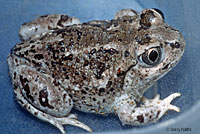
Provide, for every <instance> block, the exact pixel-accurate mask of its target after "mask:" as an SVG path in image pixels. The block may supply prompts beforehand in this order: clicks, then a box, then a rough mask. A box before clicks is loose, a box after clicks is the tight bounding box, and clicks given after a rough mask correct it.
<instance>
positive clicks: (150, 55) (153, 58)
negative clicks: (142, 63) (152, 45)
mask: <svg viewBox="0 0 200 134" xmlns="http://www.w3.org/2000/svg"><path fill="white" fill-rule="evenodd" d="M157 58H158V53H157V52H156V51H155V50H152V51H151V52H150V54H149V59H150V60H151V61H152V62H155V61H156V59H157Z"/></svg>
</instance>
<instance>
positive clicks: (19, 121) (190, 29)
mask: <svg viewBox="0 0 200 134" xmlns="http://www.w3.org/2000/svg"><path fill="white" fill-rule="evenodd" d="M199 4H200V2H196V1H195V0H190V1H188V0H167V1H166V0H135V1H133V0H59V1H56V0H0V11H1V12H0V133H2V134H18V133H20V134H27V133H29V134H35V133H37V134H47V133H48V134H54V133H59V131H58V130H57V129H56V128H55V127H53V126H51V125H49V124H48V123H45V122H43V121H40V120H38V119H37V118H35V117H33V116H32V115H31V114H30V113H28V112H27V111H26V110H24V109H22V108H21V107H20V106H19V105H18V104H17V103H16V101H15V97H14V96H13V89H12V86H11V81H10V79H9V76H8V66H7V63H6V57H7V55H8V54H9V51H10V49H11V48H12V47H13V46H14V45H15V44H16V43H18V42H20V40H19V38H18V29H19V27H20V25H21V24H22V23H24V22H27V21H30V20H33V19H34V18H36V17H38V16H40V15H44V14H55V13H56V14H60V13H62V14H68V15H70V16H76V17H77V18H79V19H80V20H81V21H82V22H86V21H89V20H94V19H112V18H113V16H114V14H115V13H116V12H117V11H118V10H120V9H123V8H133V9H135V10H137V11H141V10H142V9H144V8H159V9H161V10H162V11H163V13H164V14H165V18H166V22H167V23H169V24H170V25H171V26H173V27H175V28H176V29H179V30H180V31H181V32H182V33H183V35H184V37H185V39H186V42H187V47H186V51H185V54H184V56H183V59H182V60H181V62H180V63H179V64H178V65H177V66H176V67H175V68H174V69H173V70H172V71H171V72H169V73H168V74H167V75H166V76H165V77H163V78H162V79H161V80H159V81H158V89H159V90H158V93H160V94H161V98H164V97H167V96H168V95H170V94H171V93H173V92H181V93H182V96H181V97H180V98H177V99H176V100H174V101H173V104H175V105H177V106H179V107H180V108H181V110H182V112H181V113H176V112H169V114H167V115H166V116H165V117H163V118H162V119H161V120H160V122H164V121H166V120H168V119H172V118H174V117H177V116H179V115H181V114H184V112H186V111H188V110H190V108H191V107H192V106H193V105H194V104H195V103H196V102H197V100H198V99H199V98H200V97H199V96H200V92H199V90H198V89H199V86H200V83H199V82H198V81H199V78H200V77H199V76H200V73H199V71H200V60H199V57H200V53H199V50H200V44H199V43H200V39H199V35H200V32H199V28H200V26H199V22H200V19H199V13H200V9H199ZM151 92H153V90H151V91H149V93H151ZM72 112H73V113H76V114H78V117H79V120H80V121H82V122H84V123H86V124H88V125H89V126H91V128H92V129H93V130H94V131H95V132H105V131H123V130H127V129H131V128H133V129H134V128H135V129H136V128H137V129H141V128H138V127H130V126H122V125H121V123H120V122H119V120H118V117H116V116H113V115H111V116H99V115H94V114H87V113H82V112H79V111H76V110H73V111H72ZM151 127H152V126H151ZM188 127H190V126H189V125H188ZM65 129H66V130H67V132H68V134H70V133H85V131H84V130H82V129H79V128H76V127H72V126H67V127H65ZM163 132H165V131H164V130H163Z"/></svg>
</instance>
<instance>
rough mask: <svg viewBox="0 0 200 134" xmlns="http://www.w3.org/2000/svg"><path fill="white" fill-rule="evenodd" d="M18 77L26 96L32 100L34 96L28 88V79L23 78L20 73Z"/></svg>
mask: <svg viewBox="0 0 200 134" xmlns="http://www.w3.org/2000/svg"><path fill="white" fill-rule="evenodd" d="M19 79H20V82H21V84H22V88H23V89H24V91H25V93H26V97H27V98H28V99H30V100H31V101H32V102H33V101H34V98H33V96H32V95H31V91H30V88H29V85H28V82H29V81H28V79H27V78H23V77H22V76H21V75H20V77H19Z"/></svg>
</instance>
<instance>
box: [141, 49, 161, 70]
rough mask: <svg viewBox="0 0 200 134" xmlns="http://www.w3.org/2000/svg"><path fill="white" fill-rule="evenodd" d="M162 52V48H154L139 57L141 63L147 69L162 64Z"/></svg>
mask: <svg viewBox="0 0 200 134" xmlns="http://www.w3.org/2000/svg"><path fill="white" fill-rule="evenodd" d="M161 60H162V52H161V48H160V47H153V48H150V49H148V50H147V51H145V52H144V53H142V54H141V55H140V56H139V61H140V63H141V64H142V65H143V66H145V67H152V66H155V65H157V64H158V63H160V61H161Z"/></svg>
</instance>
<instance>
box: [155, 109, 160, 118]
mask: <svg viewBox="0 0 200 134" xmlns="http://www.w3.org/2000/svg"><path fill="white" fill-rule="evenodd" d="M159 114H160V110H159V111H158V112H157V114H156V118H158V116H159Z"/></svg>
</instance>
